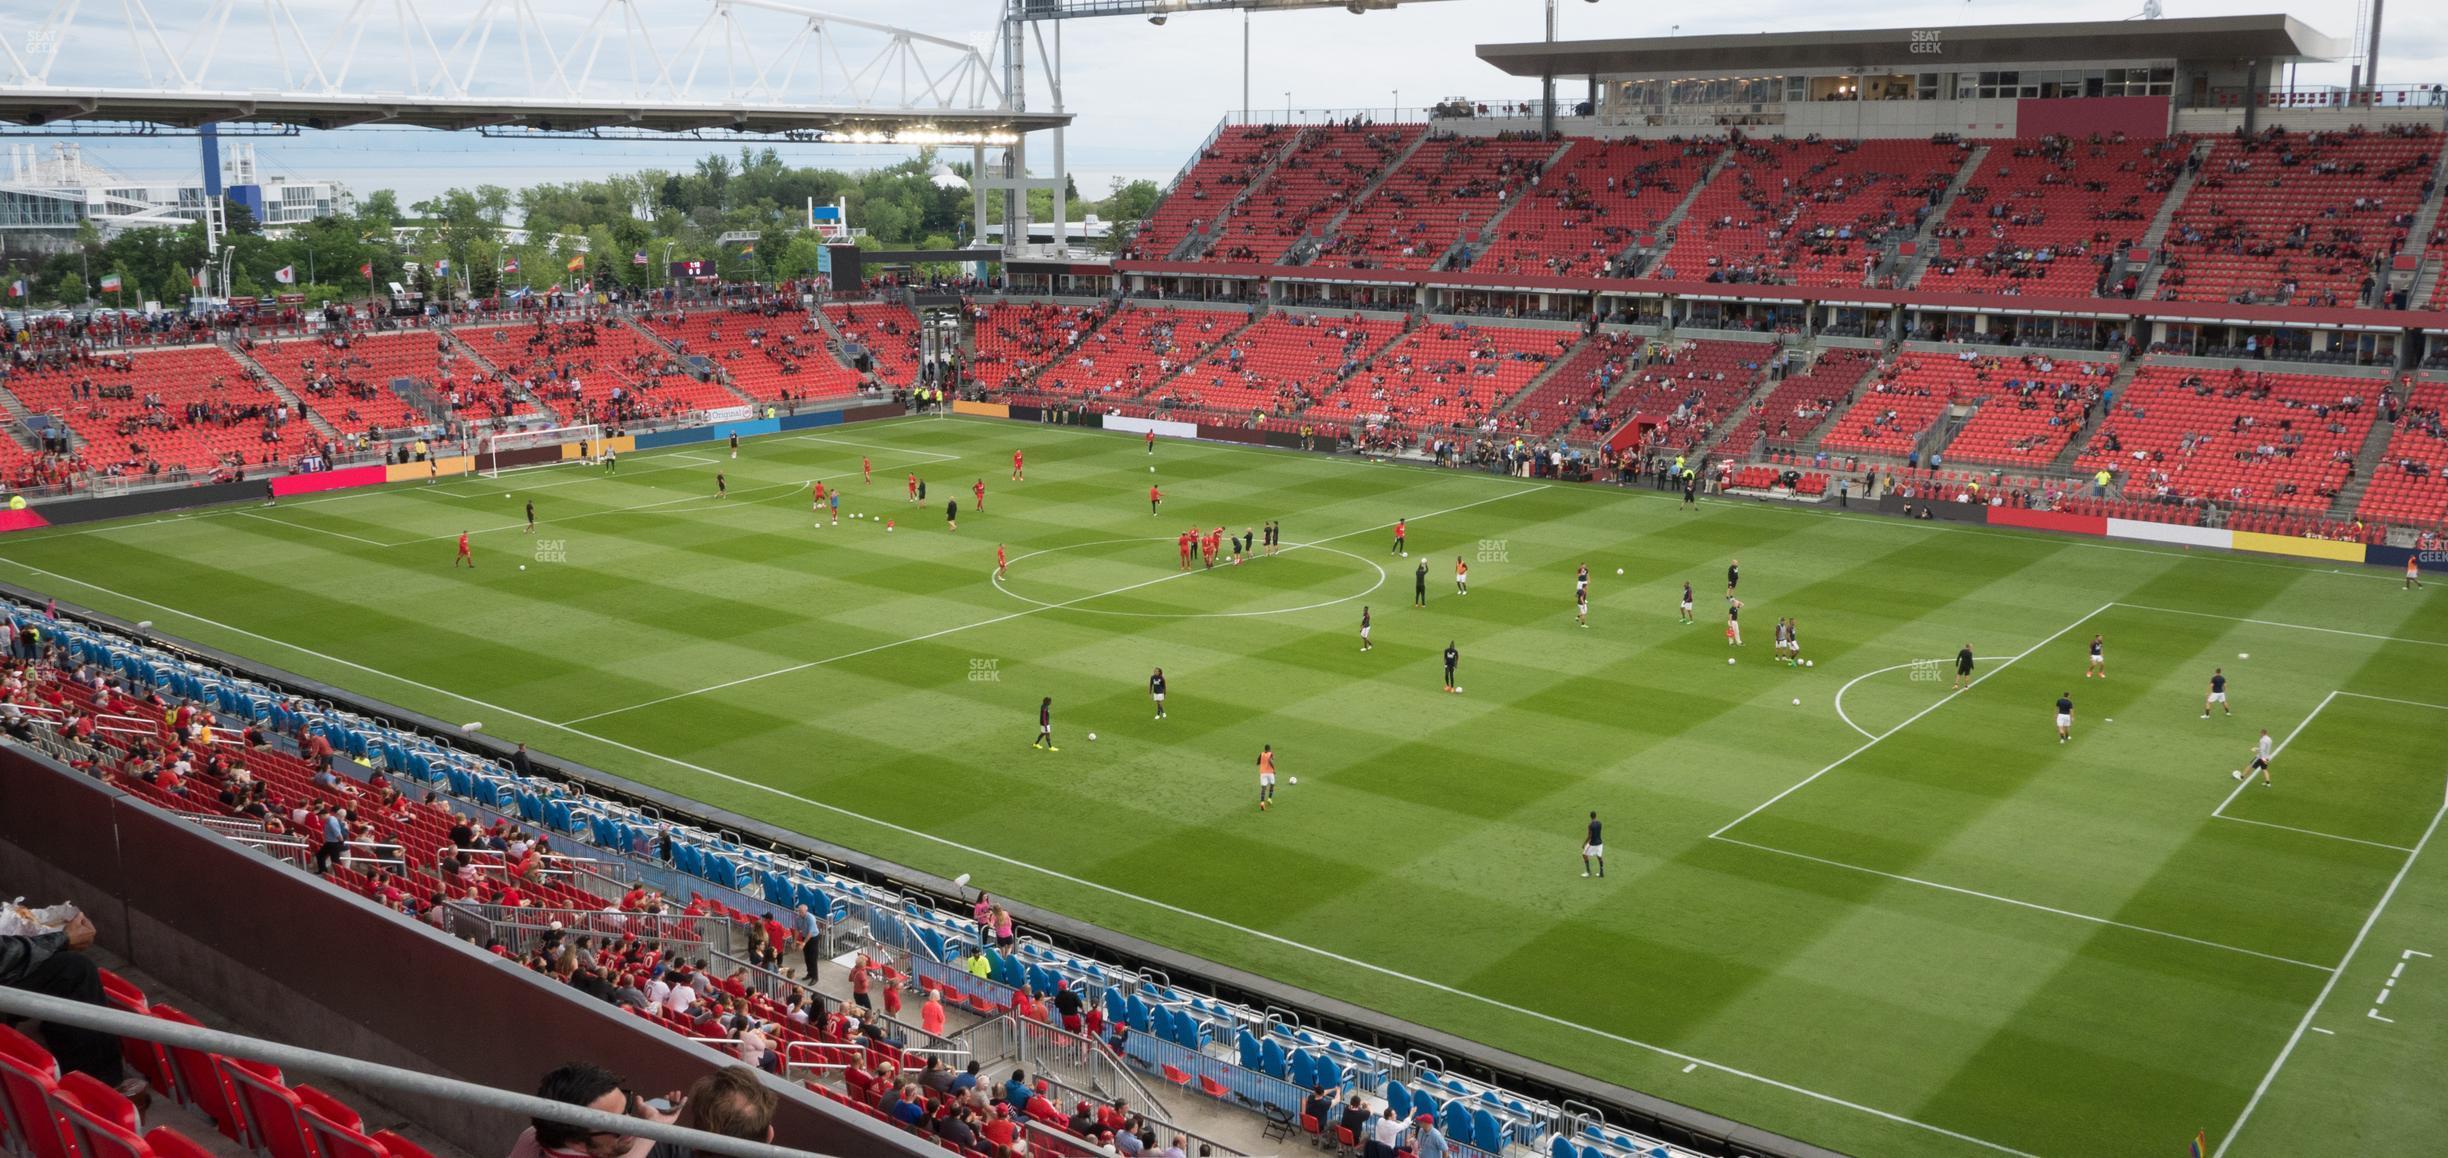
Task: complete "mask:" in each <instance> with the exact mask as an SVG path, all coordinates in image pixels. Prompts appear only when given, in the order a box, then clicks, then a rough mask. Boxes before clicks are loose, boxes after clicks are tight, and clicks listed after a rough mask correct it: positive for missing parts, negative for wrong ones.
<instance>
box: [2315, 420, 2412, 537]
mask: <svg viewBox="0 0 2448 1158" xmlns="http://www.w3.org/2000/svg"><path fill="white" fill-rule="evenodd" d="M2383 393H2386V391H2383ZM2372 409H2373V411H2374V412H2375V421H2373V423H2372V424H2371V429H2370V430H2368V431H2366V432H2364V435H2363V449H2362V450H2360V451H2357V452H2356V453H2355V463H2354V466H2355V473H2354V477H2353V478H2351V479H2348V480H2347V481H2346V485H2345V486H2343V487H2340V488H2338V496H2337V500H2336V501H2335V502H2332V503H2330V504H2329V517H2330V518H2332V519H2337V520H2340V521H2344V520H2348V519H2352V518H2354V512H2355V508H2356V507H2357V506H2359V505H2361V504H2362V502H2363V492H2364V491H2365V490H2367V489H2369V488H2370V487H2371V480H2372V475H2373V473H2375V472H2377V471H2378V470H2379V469H2380V460H2381V458H2382V456H2384V455H2386V454H2387V453H2388V444H2389V437H2390V436H2391V435H2393V434H2395V433H2397V428H2396V427H2395V426H2393V425H2390V424H2389V423H2386V422H2380V421H2377V420H2376V419H2377V413H2376V412H2377V411H2378V410H2379V409H2380V405H2379V400H2378V399H2374V400H2373V402H2372Z"/></svg>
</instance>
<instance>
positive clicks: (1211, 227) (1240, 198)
mask: <svg viewBox="0 0 2448 1158" xmlns="http://www.w3.org/2000/svg"><path fill="white" fill-rule="evenodd" d="M1311 131H1312V130H1309V129H1302V130H1300V131H1298V132H1295V133H1293V134H1292V139H1291V140H1289V141H1286V142H1284V147H1283V148H1280V149H1277V150H1275V155H1274V156H1272V157H1269V158H1267V163H1266V164H1264V165H1260V166H1259V167H1258V169H1257V171H1256V172H1253V173H1251V174H1250V179H1249V181H1248V182H1247V183H1245V184H1243V185H1242V186H1241V191H1240V192H1238V193H1235V194H1233V196H1232V200H1230V201H1226V202H1225V203H1224V204H1223V205H1222V207H1220V208H1218V209H1217V210H1216V211H1215V212H1214V213H1213V214H1211V215H1209V216H1208V218H1207V228H1205V229H1193V230H1191V231H1190V232H1189V233H1188V234H1186V235H1184V236H1183V237H1182V239H1181V244H1179V245H1176V246H1174V247H1173V252H1171V253H1169V254H1167V255H1165V257H1166V260H1168V261H1195V260H1197V259H1198V258H1200V257H1202V256H1204V255H1205V254H1206V253H1207V251H1208V250H1210V249H1213V248H1215V243H1216V242H1217V241H1219V240H1221V239H1222V238H1223V236H1224V222H1225V221H1226V220H1228V219H1230V218H1231V217H1232V215H1233V214H1235V213H1237V212H1240V210H1241V205H1242V203H1243V202H1246V201H1248V200H1249V198H1250V194H1252V193H1255V192H1257V191H1258V187H1259V186H1260V185H1264V184H1266V183H1267V179H1268V178H1270V177H1273V176H1274V175H1275V170H1276V169H1277V168H1279V167H1280V166H1282V164H1283V159H1284V158H1286V157H1289V156H1291V155H1292V154H1293V153H1295V152H1297V151H1299V149H1300V147H1301V145H1302V144H1303V143H1304V142H1306V141H1308V139H1309V134H1310V132H1311Z"/></svg>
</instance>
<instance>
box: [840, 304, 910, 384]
mask: <svg viewBox="0 0 2448 1158" xmlns="http://www.w3.org/2000/svg"><path fill="white" fill-rule="evenodd" d="M824 316H825V322H826V323H827V324H829V325H831V326H832V327H833V331H834V332H835V333H838V334H840V335H841V336H842V340H843V341H845V342H856V343H858V344H859V345H860V346H861V347H863V348H865V349H866V351H867V356H868V360H869V361H870V362H872V363H873V364H874V366H875V368H874V369H873V370H871V371H869V372H870V373H872V374H874V375H875V376H876V378H877V379H878V380H879V381H882V382H884V383H886V384H887V385H892V386H908V385H911V384H913V383H915V382H917V381H918V315H916V314H913V313H911V312H910V308H909V307H908V306H905V305H901V304H900V303H898V302H890V303H887V302H832V303H829V304H827V305H826V306H825V307H824ZM844 353H845V355H846V354H847V351H845V352H844ZM845 360H846V359H845Z"/></svg>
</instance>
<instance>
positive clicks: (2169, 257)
mask: <svg viewBox="0 0 2448 1158" xmlns="http://www.w3.org/2000/svg"><path fill="white" fill-rule="evenodd" d="M2438 154H2439V137H2438V135H2437V134H2436V133H2434V132H2433V131H2432V130H2431V129H2429V128H2423V127H2412V126H2406V127H2392V128H2390V129H2389V130H2387V131H2385V132H2378V133H2374V132H2369V131H2366V130H2363V129H2350V130H2347V131H2344V132H2324V133H2286V132H2277V131H2270V132H2263V133H2258V134H2255V135H2254V136H2251V137H2247V138H2242V139H2238V138H2236V137H2234V136H2222V137H2218V138H2216V139H2215V141H2214V143H2213V144H2212V145H2211V149H2210V155H2209V158H2208V159H2207V160H2206V161H2205V162H2204V163H2203V165H2202V169H2201V174H2200V175H2199V176H2198V177H2196V178H2195V179H2194V183H2193V188H2192V189H2191V190H2190V191H2189V192H2187V193H2186V195H2185V199H2184V201H2183V203H2182V204H2180V205H2178V206H2177V207H2176V214H2175V217H2174V218H2173V219H2172V220H2171V221H2170V222H2169V226H2168V231H2167V236H2166V237H2165V238H2164V239H2163V240H2162V241H2161V242H2160V250H2161V259H2162V260H2163V262H2164V263H2165V265H2166V268H2165V269H2164V270H2163V271H2162V272H2161V274H2160V279H2159V289H2158V296H2159V297H2160V298H2162V299H2165V300H2170V301H2203V302H2259V303H2287V304H2292V305H2316V306H2318V305H2353V304H2355V302H2356V301H2357V300H2358V298H2359V295H2360V294H2361V292H2362V288H2363V285H2364V282H2365V280H2366V279H2367V278H2368V277H2369V276H2370V275H2371V274H2372V273H2373V272H2374V270H2375V269H2377V268H2379V264H2380V263H2382V262H2385V261H2386V260H2387V258H2388V256H2389V255H2390V254H2391V253H2392V252H2394V249H2395V246H2396V243H2397V242H2399V241H2401V240H2403V239H2404V237H2405V235H2406V226H2407V224H2408V223H2409V222H2410V220H2411V218H2412V215H2413V213H2414V211H2415V209H2416V208H2417V207H2419V206H2420V205H2421V204H2422V199H2423V196H2424V189H2423V185H2424V183H2425V181H2426V180H2427V179H2428V178H2429V177H2430V175H2431V172H2432V167H2433V164H2434V163H2435V161H2436V160H2437V158H2438Z"/></svg>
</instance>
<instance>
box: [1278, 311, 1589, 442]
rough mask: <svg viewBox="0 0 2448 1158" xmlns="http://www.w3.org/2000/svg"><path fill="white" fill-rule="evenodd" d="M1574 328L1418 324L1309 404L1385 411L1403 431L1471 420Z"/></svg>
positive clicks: (1532, 372)
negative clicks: (1547, 328) (1416, 327)
mask: <svg viewBox="0 0 2448 1158" xmlns="http://www.w3.org/2000/svg"><path fill="white" fill-rule="evenodd" d="M1578 336H1579V335H1578V332H1577V331H1573V330H1534V329H1513V328H1508V327H1504V326H1475V325H1463V324H1459V323H1442V324H1437V325H1428V326H1421V327H1419V328H1418V329H1415V330H1412V331H1411V332H1409V333H1407V334H1404V335H1403V336H1402V337H1401V338H1399V339H1397V340H1395V342H1394V344H1392V345H1390V346H1388V347H1386V348H1385V349H1384V350H1382V351H1380V352H1379V353H1378V354H1377V356H1376V357H1374V358H1371V359H1370V360H1369V361H1368V362H1367V363H1365V364H1364V365H1362V366H1361V367H1360V368H1359V369H1358V371H1357V372H1355V373H1353V374H1352V375H1351V376H1349V377H1347V378H1344V379H1343V380H1342V381H1341V382H1339V383H1336V384H1334V385H1332V386H1330V387H1328V388H1327V389H1326V390H1325V391H1324V392H1323V393H1322V394H1321V395H1320V396H1319V398H1318V400H1317V402H1316V403H1315V404H1314V406H1313V409H1314V410H1318V411H1322V412H1323V413H1324V415H1325V418H1326V421H1329V422H1333V423H1348V422H1350V421H1352V420H1354V419H1357V418H1364V417H1366V418H1372V419H1378V420H1381V421H1382V420H1384V419H1390V420H1391V421H1392V423H1393V424H1394V425H1396V426H1399V427H1401V428H1403V429H1406V430H1410V431H1423V430H1431V429H1435V428H1439V427H1457V426H1477V425H1479V424H1480V422H1481V421H1482V420H1483V419H1485V418H1487V417H1488V416H1489V415H1492V414H1494V413H1495V412H1496V411H1498V410H1499V409H1502V408H1503V406H1504V405H1505V403H1506V402H1508V401H1510V400H1511V399H1512V397H1513V396H1514V395H1516V394H1519V393H1521V390H1522V388H1523V387H1525V386H1527V385H1529V384H1530V380H1531V379H1532V378H1535V377H1538V375H1539V373H1540V371H1543V370H1545V369H1546V368H1547V364H1548V363H1549V362H1550V361H1552V360H1553V359H1555V358H1558V357H1561V356H1562V355H1563V353H1564V351H1565V350H1566V349H1567V348H1569V347H1570V346H1571V345H1572V343H1573V340H1574V339H1575V338H1576V337H1578Z"/></svg>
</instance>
